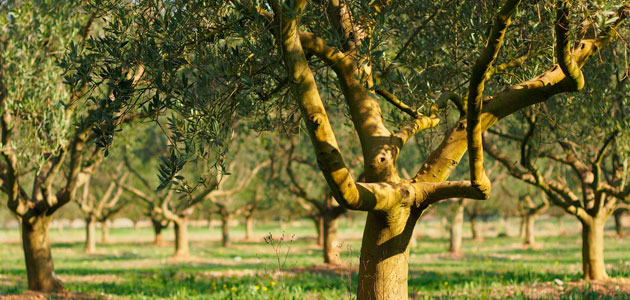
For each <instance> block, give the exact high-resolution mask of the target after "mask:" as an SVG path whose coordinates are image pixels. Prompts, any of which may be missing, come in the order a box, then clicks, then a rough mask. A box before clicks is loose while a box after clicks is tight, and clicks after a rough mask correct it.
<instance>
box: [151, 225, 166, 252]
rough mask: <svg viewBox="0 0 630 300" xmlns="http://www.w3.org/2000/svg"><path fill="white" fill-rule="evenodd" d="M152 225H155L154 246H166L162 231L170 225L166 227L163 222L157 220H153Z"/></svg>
mask: <svg viewBox="0 0 630 300" xmlns="http://www.w3.org/2000/svg"><path fill="white" fill-rule="evenodd" d="M151 224H152V225H153V233H154V234H155V235H154V238H153V244H154V245H157V246H164V244H165V242H164V237H163V236H162V229H164V228H165V227H166V226H168V225H165V224H164V223H163V222H161V221H159V220H156V219H151Z"/></svg>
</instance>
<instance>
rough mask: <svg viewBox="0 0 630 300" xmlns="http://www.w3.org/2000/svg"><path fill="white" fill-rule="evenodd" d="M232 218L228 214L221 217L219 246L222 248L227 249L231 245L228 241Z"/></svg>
mask: <svg viewBox="0 0 630 300" xmlns="http://www.w3.org/2000/svg"><path fill="white" fill-rule="evenodd" d="M231 220H232V216H231V215H230V214H222V215H221V245H222V246H223V247H229V246H230V245H231V244H232V241H231V240H230V221H231Z"/></svg>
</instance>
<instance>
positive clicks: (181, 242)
mask: <svg viewBox="0 0 630 300" xmlns="http://www.w3.org/2000/svg"><path fill="white" fill-rule="evenodd" d="M174 223H175V226H174V227H175V254H174V255H173V256H174V257H188V254H189V252H188V218H187V217H180V218H179V220H178V221H177V222H174Z"/></svg>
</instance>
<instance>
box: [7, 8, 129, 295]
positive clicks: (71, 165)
mask: <svg viewBox="0 0 630 300" xmlns="http://www.w3.org/2000/svg"><path fill="white" fill-rule="evenodd" d="M0 13H1V14H2V17H1V18H0V19H2V21H1V22H2V24H1V26H2V28H3V32H4V34H3V38H2V39H1V41H0V44H1V47H2V66H1V75H0V119H1V121H0V125H1V142H2V149H1V151H0V152H1V155H2V157H3V163H2V169H3V172H2V175H1V179H2V191H3V192H4V193H6V194H7V205H8V207H9V209H10V210H11V211H12V212H13V213H14V214H16V215H17V216H18V217H19V218H20V219H21V231H22V243H23V249H24V257H25V262H26V270H27V276H28V287H29V289H31V290H36V291H44V292H50V291H54V290H61V289H63V284H62V283H61V281H60V280H59V279H58V278H57V277H56V276H55V273H54V271H53V269H54V267H53V260H52V256H51V253H50V239H49V236H48V227H49V224H50V221H51V219H52V217H53V215H54V213H55V212H56V211H58V209H59V208H61V207H62V206H64V205H65V204H66V203H68V202H71V201H72V200H73V199H74V198H75V195H76V190H77V188H78V187H79V186H80V185H81V184H82V183H83V181H82V176H80V174H81V173H85V172H87V171H88V170H89V169H91V168H93V167H94V162H96V161H98V160H99V159H100V156H102V155H103V152H104V150H103V149H102V148H101V147H97V144H100V142H102V140H103V139H106V137H104V136H103V135H99V134H98V132H95V131H94V130H93V129H94V125H95V123H96V122H97V121H96V119H99V120H107V121H108V123H109V124H111V125H112V126H116V127H117V128H120V127H119V126H120V125H121V124H123V123H125V122H127V121H128V120H129V119H132V118H133V117H134V114H128V115H125V116H121V115H120V114H108V113H102V111H101V110H99V109H98V105H94V102H98V100H96V99H103V95H109V93H107V92H105V93H101V92H102V91H98V92H97V91H92V92H93V93H92V96H93V98H92V100H94V101H82V97H83V96H84V94H85V92H86V89H85V87H86V86H85V85H83V84H82V85H76V86H74V87H70V86H67V85H65V84H64V83H68V82H69V80H70V77H67V76H65V73H64V72H65V69H66V67H67V66H68V65H67V63H66V61H65V59H64V58H65V57H64V55H65V53H66V51H65V50H66V49H67V48H71V49H74V50H76V47H75V45H80V44H83V43H84V42H85V41H86V39H87V38H88V37H89V36H90V32H91V28H92V26H93V24H94V23H95V19H96V17H95V14H94V13H92V12H90V11H85V10H83V9H82V6H81V3H79V2H76V1H71V2H66V1H38V2H34V3H31V2H19V1H18V2H16V1H5V2H3V3H2V5H1V12H0ZM70 52H71V54H70V55H71V56H72V55H76V54H77V53H76V51H74V52H72V50H71V51H70ZM116 84H117V83H112V84H111V85H112V86H116ZM112 96H113V97H117V98H119V99H120V98H124V97H125V93H124V92H121V91H117V92H115V93H113V95H112ZM102 104H103V105H105V106H106V105H109V104H108V103H107V101H105V103H102ZM97 116H98V118H97ZM28 181H30V182H31V183H32V184H31V186H30V187H26V186H25V182H28Z"/></svg>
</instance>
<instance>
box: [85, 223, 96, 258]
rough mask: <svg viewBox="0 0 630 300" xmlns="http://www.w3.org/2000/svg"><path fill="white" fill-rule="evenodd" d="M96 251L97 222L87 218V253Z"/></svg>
mask: <svg viewBox="0 0 630 300" xmlns="http://www.w3.org/2000/svg"><path fill="white" fill-rule="evenodd" d="M95 251H96V220H95V219H94V218H92V217H87V218H85V253H94V252H95Z"/></svg>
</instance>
